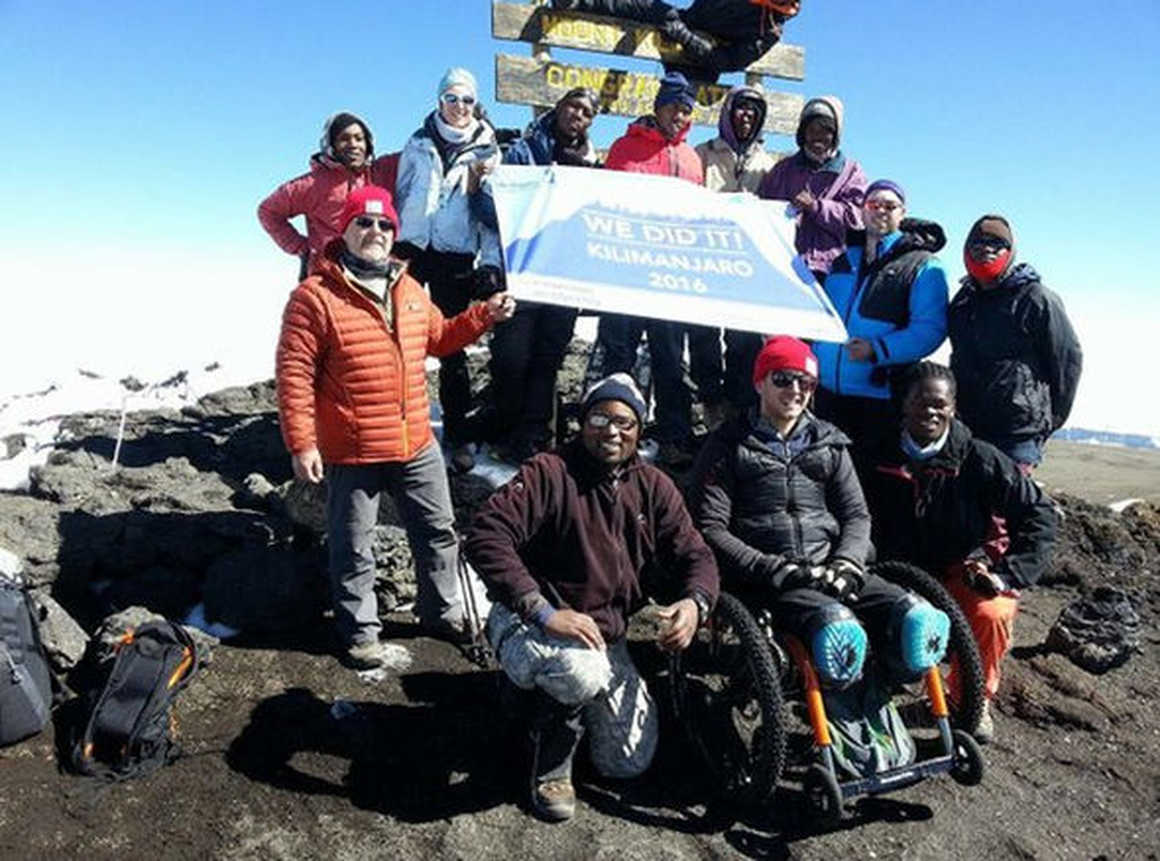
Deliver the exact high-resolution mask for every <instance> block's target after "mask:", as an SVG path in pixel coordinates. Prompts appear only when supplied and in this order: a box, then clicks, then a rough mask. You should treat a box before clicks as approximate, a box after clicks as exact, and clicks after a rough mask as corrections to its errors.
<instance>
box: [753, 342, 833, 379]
mask: <svg viewBox="0 0 1160 861" xmlns="http://www.w3.org/2000/svg"><path fill="white" fill-rule="evenodd" d="M774 371H801V372H802V373H803V374H809V375H810V376H811V377H813V378H814V379H815V380H816V379H817V378H818V357H817V356H815V355H814V353H813V351H812V350H811V349H810V348H809V345H808V344H807V343H806V342H805V341H799V340H798V339H797V338H793V337H791V336H789V335H774V336H773V337H771V338H769V339H768V340H767V341H766V342H765V346H764V347H762V348H761V352H760V353H758V354H757V361H756V362H754V363H753V384H754V385H757V384H758V383H760V382H761V381H762V380H764V379H765V378H766V377H767V376H769V375H770V374H772V373H773V372H774Z"/></svg>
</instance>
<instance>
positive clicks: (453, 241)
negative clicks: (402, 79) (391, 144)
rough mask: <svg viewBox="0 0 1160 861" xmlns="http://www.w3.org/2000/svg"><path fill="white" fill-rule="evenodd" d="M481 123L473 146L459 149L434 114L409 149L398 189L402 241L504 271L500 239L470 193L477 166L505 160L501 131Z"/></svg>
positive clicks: (402, 161) (413, 137)
mask: <svg viewBox="0 0 1160 861" xmlns="http://www.w3.org/2000/svg"><path fill="white" fill-rule="evenodd" d="M478 122H479V125H478V127H477V128H476V131H475V134H474V136H473V137H472V138H471V139H470V140H469V141H466V142H465V143H463V144H461V145H459V146H453V145H449V144H446V143H444V142H443V140H442V139H441V138H440V136H439V132H438V130H437V128H436V125H435V114H434V113H431V114H429V115H428V116H427V119H426V120H425V121H424V122H423V127H422V128H420V129H419V130H418V131H416V132H415V133H414V134H413V135H411V137H410V139H409V140H408V141H407V144H406V146H404V147H403V153H402V155H401V156H400V158H399V178H398V180H397V182H396V186H395V187H396V189H397V191H398V194H397V195H396V200H395V206H396V208H397V209H398V211H399V241H400V242H407V243H410V244H411V245H414V246H415V247H416V248H419V249H426V248H430V249H432V250H433V251H438V252H447V253H452V254H471V255H474V256H475V257H476V265H477V266H485V265H486V266H499V265H500V253H499V235H498V234H497V233H496V231H495V229H494V228H492V227H489V226H488V225H486V224H484V223H483V222H482V221H480V219H479V218H477V217H475V216H474V214H473V213H472V207H471V202H470V197H471V195H469V194H468V192H467V178H468V171H469V170H470V168H471V165H472V164H474V163H475V162H477V161H486V162H489V163H491V164H492V165H495V164H499V160H500V154H499V148H498V146H497V144H496V139H495V130H494V129H493V128H492V126H491V124H490V123H489V122H488V121H487V120H486V119H480V120H479V121H478Z"/></svg>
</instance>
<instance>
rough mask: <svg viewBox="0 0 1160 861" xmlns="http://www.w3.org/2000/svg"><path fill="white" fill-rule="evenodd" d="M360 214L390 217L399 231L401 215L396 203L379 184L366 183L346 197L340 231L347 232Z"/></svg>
mask: <svg viewBox="0 0 1160 861" xmlns="http://www.w3.org/2000/svg"><path fill="white" fill-rule="evenodd" d="M360 215H377V216H379V217H382V218H389V219H390V220H391V224H392V225H394V228H395V233H398V232H399V216H398V215H397V214H396V213H395V205H394V204H393V203H392V202H391V193H390V192H389V191H387V190H386V189H385V188H379V187H378V186H377V185H364V186H363V187H362V188H358V189H355V190H354V191H352V192H351V193H350V196H349V197H347V199H346V206H344V207H343V208H342V219H341V220H340V221H339V229H338V232H339V233H346V229H347V228H348V227H350V223H351V221H352V220H353V219H355V218H358V217H359V216H360Z"/></svg>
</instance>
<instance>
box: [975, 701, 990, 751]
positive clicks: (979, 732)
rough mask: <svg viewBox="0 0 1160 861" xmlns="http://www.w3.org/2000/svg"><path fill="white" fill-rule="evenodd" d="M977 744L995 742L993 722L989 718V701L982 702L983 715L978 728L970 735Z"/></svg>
mask: <svg viewBox="0 0 1160 861" xmlns="http://www.w3.org/2000/svg"><path fill="white" fill-rule="evenodd" d="M972 734H973V735H974V737H975V741H977V742H978V743H979V744H990V743H991V742H993V741H994V740H995V721H994V719H993V718H992V717H991V701H990V700H983V715H982V717H980V718H979V726H978V727H977V728H976V729H975V731H974V733H972Z"/></svg>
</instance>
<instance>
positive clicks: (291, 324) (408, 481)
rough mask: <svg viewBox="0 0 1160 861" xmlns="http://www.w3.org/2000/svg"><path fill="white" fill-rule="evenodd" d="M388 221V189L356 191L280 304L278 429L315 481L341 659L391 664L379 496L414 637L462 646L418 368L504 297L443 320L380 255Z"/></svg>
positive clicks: (476, 326) (487, 322)
mask: <svg viewBox="0 0 1160 861" xmlns="http://www.w3.org/2000/svg"><path fill="white" fill-rule="evenodd" d="M398 224H399V220H398V217H397V216H396V214H395V209H394V206H393V203H392V200H391V194H390V192H389V191H387V190H386V189H383V188H378V187H376V186H373V185H371V186H364V187H363V188H360V189H357V190H356V191H354V192H353V193H352V194H351V195H350V196H349V197H348V198H347V200H346V203H345V204H344V205H343V211H342V215H341V217H340V219H339V221H338V226H339V229H340V231H341V233H340V235H339V236H338V237H336V238H335V239H332V240H331V241H330V243H329V244H328V245H327V246H326V248H325V249H324V250H323V254H322V257H321V258H320V260H319V261H318V264H317V267H316V268H317V271H316V272H315V274H313V275H311V276H310V277H309V278H307V279H306V280H305V281H303V282H302V283H301V284H300V285H298V287H297V288H296V289H295V290H294V292H293V293H291V294H290V300H289V302H288V303H287V304H286V311H285V313H284V315H283V318H282V332H281V336H280V338H279V341H278V353H277V361H276V380H277V390H278V420H279V425H280V427H281V429H282V437H283V439H284V441H285V443H286V448H287V449H288V450H289V451H290V454H291V466H292V467H293V470H294V476H295V478H297V479H299V480H301V481H307V482H310V483H313V484H318V483H320V482H322V480H323V479H324V478H325V480H326V518H327V536H328V538H327V545H328V550H329V556H330V559H329V573H330V588H331V597H332V599H333V605H334V621H335V626H336V627H337V629H338V635H339V639H340V640H341V643H342V647H343V655H344V657H345V658H346V660H347V661H348V662H349V663H350V664H352V665H353V666H355V667H358V668H360V669H371V668H376V667H394V668H399V666H400V665H402V664H405V663H406V662H407V660H408V658H407V654H406V651H405V650H404V649H403V648H402V647H400V646H390V645H389V644H385V643H381V642H380V641H379V633H380V632H381V629H382V624H381V622H380V621H379V616H378V611H377V606H376V602H375V592H374V583H375V559H374V555H373V554H372V552H371V549H372V547H371V545H372V543H373V541H372V539H373V537H374V527H375V525H376V524H377V523H378V509H379V497H380V494H381V492H383V491H387V492H389V493H390V494H391V496H392V497H393V498H394V500H395V503H396V505H397V507H398V510H399V512H400V513H401V514H402V516H403V522H404V524H405V526H406V528H407V540H408V542H409V543H410V545H411V553H412V555H413V556H414V559H415V574H416V580H417V582H418V587H419V595H418V599H417V601H416V605H415V606H416V609H415V612H416V615H418V617H419V620H420V622H421V623H422V624H423V625H424V627H425V628H427V629H428V630H430V631H432V632H433V633H435V634H437V635H441V636H449V637H451V638H454V639H461V638H462V636H463V634H464V626H463V619H464V607H463V599H462V597H461V596H460V592H459V586H458V580H457V575H456V572H457V570H458V541H457V539H456V536H455V530H454V528H453V523H454V519H455V517H454V512H453V511H452V508H451V496H450V493H449V492H448V486H447V473H446V470H445V468H444V465H443V457H442V455H441V454H440V451H439V446H438V444H437V443H436V442H435V439H434V435H433V434H432V431H431V422H430V407H429V405H428V403H427V376H426V374H427V372H426V364H425V363H426V359H427V357H428V356H429V355H430V356H445V355H447V354H449V353H453V352H456V351H459V350H462V349H463V348H464V347H465V346H466V345H467V344H469V343H471V342H472V341H474V340H476V339H477V338H479V337H480V335H482V334H483V333H484V332H486V331H487V330H488V329H489V328H491V326H492V324H493V323H496V322H499V321H502V320H506V319H508V318H509V317H510V316H511V315H512V312H513V301H512V300H511V298H510V297H508V296H507V294H505V293H500V294H496V295H494V296H492V297H491V298H490V299H488V300H487V302H486V303H479V304H477V305H475V306H473V307H472V308H470V309H467V310H464V311H463V312H462V313H460V314H458V315H457V316H455V317H453V318H451V319H447V318H444V316H443V315H442V314H441V313H440V312H439V309H438V308H437V307H435V306H434V305H433V304H432V303H431V301H430V300H429V299H428V298H427V294H426V293H424V292H423V288H422V286H421V285H420V284H419V283H418V282H416V281H415V279H413V278H411V276H410V275H408V274H407V271H406V270H407V264H406V263H405V262H402V261H400V260H398V259H396V258H394V257H392V255H391V251H392V245H393V241H394V237H395V234H396V232H397V230H398Z"/></svg>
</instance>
